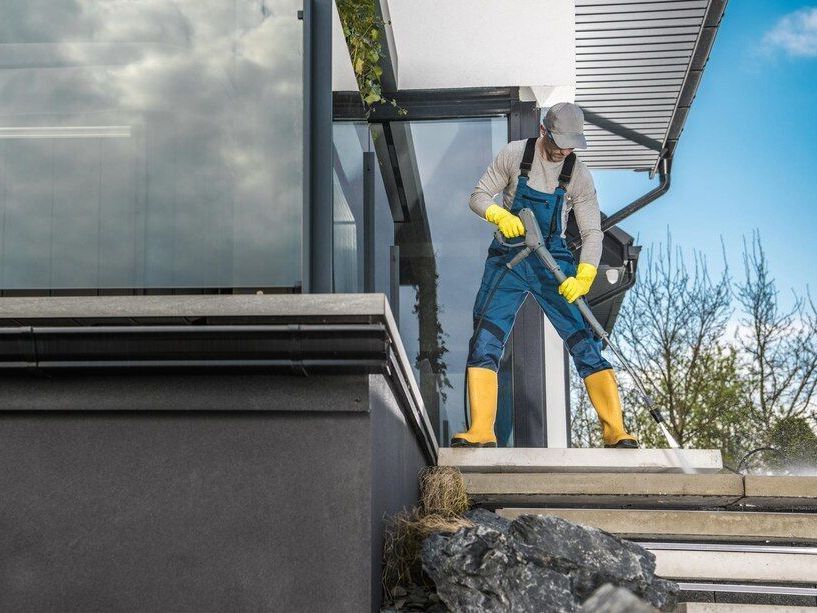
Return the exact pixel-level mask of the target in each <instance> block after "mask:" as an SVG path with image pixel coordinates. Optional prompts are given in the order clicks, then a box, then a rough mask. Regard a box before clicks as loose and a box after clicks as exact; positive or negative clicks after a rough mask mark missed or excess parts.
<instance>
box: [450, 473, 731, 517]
mask: <svg viewBox="0 0 817 613" xmlns="http://www.w3.org/2000/svg"><path fill="white" fill-rule="evenodd" d="M463 479H464V481H465V487H466V490H467V491H468V495H469V497H470V498H471V499H472V501H473V502H474V503H476V504H477V505H480V506H485V507H487V508H492V509H497V508H501V507H516V506H524V507H534V506H536V507H541V506H560V507H571V508H588V507H619V508H621V507H642V508H694V509H707V508H712V507H726V506H728V505H730V504H733V503H735V502H737V501H738V500H740V499H741V498H743V491H744V490H743V477H742V476H740V475H736V474H704V475H684V474H674V473H618V474H616V473H468V472H466V473H463Z"/></svg>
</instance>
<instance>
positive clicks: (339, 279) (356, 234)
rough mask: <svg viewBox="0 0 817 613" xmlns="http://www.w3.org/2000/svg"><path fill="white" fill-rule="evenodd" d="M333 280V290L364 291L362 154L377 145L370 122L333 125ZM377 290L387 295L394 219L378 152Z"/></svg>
mask: <svg viewBox="0 0 817 613" xmlns="http://www.w3.org/2000/svg"><path fill="white" fill-rule="evenodd" d="M332 139H333V146H334V155H333V175H334V183H335V191H334V210H335V213H334V216H335V218H334V219H335V220H334V261H333V264H334V282H335V291H336V292H339V293H345V292H353V293H354V292H363V291H364V287H365V283H364V278H363V273H364V258H363V256H364V240H363V239H364V236H363V229H364V228H363V195H364V194H363V191H364V187H363V181H364V172H363V154H364V153H366V152H369V153H372V155H373V156H374V144H373V142H372V136H371V133H370V131H369V125H368V124H367V123H366V122H357V121H356V122H350V121H345V122H340V121H337V122H335V123H334V125H333V128H332ZM373 167H374V291H375V292H378V293H383V294H386V295H388V293H389V272H390V270H389V247H390V246H391V245H392V242H393V238H394V221H393V218H392V214H391V209H390V208H389V201H388V196H387V195H386V190H385V188H384V186H383V177H382V175H381V174H380V164H379V163H378V162H377V157H376V156H374V165H373Z"/></svg>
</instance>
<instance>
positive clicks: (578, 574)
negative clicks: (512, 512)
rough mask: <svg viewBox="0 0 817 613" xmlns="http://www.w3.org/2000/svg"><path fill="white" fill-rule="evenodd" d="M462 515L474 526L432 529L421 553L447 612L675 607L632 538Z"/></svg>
mask: <svg viewBox="0 0 817 613" xmlns="http://www.w3.org/2000/svg"><path fill="white" fill-rule="evenodd" d="M466 517H467V518H468V519H470V520H471V521H473V522H474V524H475V526H474V527H473V528H463V529H460V530H458V531H457V532H456V533H454V534H433V535H431V536H430V537H428V538H427V539H426V540H425V541H424V542H423V546H422V551H421V558H422V562H423V570H424V571H425V573H426V574H427V575H428V576H429V577H430V578H431V579H433V581H434V583H435V584H436V587H437V595H438V596H439V598H440V600H441V601H442V603H443V604H444V605H445V606H447V607H448V609H450V610H451V611H457V612H460V611H462V612H474V613H476V612H480V613H481V612H492V611H496V612H500V611H501V612H508V611H520V612H522V611H546V612H548V611H554V612H555V611H559V612H562V611H565V612H571V611H591V610H592V611H609V612H611V613H612V612H614V611H642V610H643V611H650V610H653V609H652V608H651V606H650V605H652V606H654V607H657V608H658V609H660V610H662V611H671V610H673V609H674V608H675V604H676V602H677V596H678V586H677V584H675V583H672V582H670V581H665V580H663V579H660V578H658V577H656V576H655V556H654V555H653V554H652V553H650V552H649V551H647V550H645V549H644V548H642V547H639V546H638V545H636V544H635V543H631V542H629V541H625V540H623V539H620V538H617V537H615V536H613V535H612V534H609V533H607V532H604V531H602V530H598V529H595V528H589V527H585V526H580V525H578V524H574V523H571V522H568V521H565V520H563V519H561V518H558V517H552V516H544V515H521V516H519V517H518V518H516V519H515V520H513V521H509V520H507V519H505V518H502V517H499V516H498V515H495V514H494V513H491V512H490V511H486V510H484V509H474V510H472V511H469V512H468V513H467V514H466ZM600 588H601V589H600ZM616 588H624V589H626V592H625V591H624V590H621V589H618V590H617V589H616ZM628 592H629V593H628ZM632 594H635V595H636V596H639V597H640V598H642V599H643V600H645V601H647V602H649V603H650V605H647V604H646V603H644V602H643V601H641V600H639V599H637V598H635V597H632ZM583 603H584V605H585V606H584V607H583V606H582V605H583ZM639 607H640V608H639Z"/></svg>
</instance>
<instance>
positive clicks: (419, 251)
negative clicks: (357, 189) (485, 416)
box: [398, 117, 510, 445]
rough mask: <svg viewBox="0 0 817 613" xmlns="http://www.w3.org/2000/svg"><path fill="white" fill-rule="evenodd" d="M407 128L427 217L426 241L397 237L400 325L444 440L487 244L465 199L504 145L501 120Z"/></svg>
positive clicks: (456, 400) (459, 422) (459, 391)
mask: <svg viewBox="0 0 817 613" xmlns="http://www.w3.org/2000/svg"><path fill="white" fill-rule="evenodd" d="M411 133H412V138H413V141H414V151H415V154H416V159H417V168H418V171H419V175H420V181H421V184H422V189H423V198H424V200H425V210H426V212H427V216H428V220H427V223H428V236H427V239H428V242H427V243H425V244H412V243H411V242H409V241H410V240H412V239H410V238H409V239H405V240H401V241H400V252H401V269H402V270H403V271H404V272H405V273H406V277H405V278H404V279H403V280H402V282H403V283H407V282H408V283H410V284H411V285H412V286H413V288H414V289H413V291H412V290H411V289H410V288H409V289H408V290H407V288H403V289H402V290H401V306H400V319H401V326H400V328H401V333H402V334H401V335H402V337H403V342H404V344H405V345H406V350H407V353H408V355H409V358H410V360H412V361H413V365H414V369H415V376H416V377H417V380H418V381H420V388H421V391H422V394H423V400H424V402H425V404H426V408H427V410H428V412H429V415H431V416H432V419H433V418H434V416H437V415H438V416H439V417H438V419H439V422H438V424H437V425H438V431H439V432H440V440H441V442H442V444H444V445H447V438H448V436H450V434H452V433H453V432H457V431H460V430H462V429H464V423H465V420H464V413H463V382H464V371H465V361H466V359H467V354H468V341H469V339H470V337H471V333H472V331H473V322H472V313H471V312H472V308H473V301H474V297H475V296H476V292H477V289H478V288H479V282H480V279H481V277H482V268H483V265H484V261H485V255H486V253H487V249H488V245H489V243H490V241H491V228H490V227H489V225H488V224H487V222H485V221H484V220H483V219H480V218H479V217H478V216H477V215H475V214H474V213H473V212H472V211H471V209H470V208H469V206H468V198H469V196H470V194H471V191H472V190H473V187H474V185H475V184H476V182H477V181H478V180H479V177H480V176H481V175H482V173H483V172H485V169H486V168H487V166H488V165H489V164H490V162H491V161H492V160H493V158H494V156H496V154H497V153H498V152H499V150H500V149H501V148H502V146H503V145H504V144H505V143H506V142H507V120H506V119H505V118H504V117H497V118H485V119H467V120H456V121H424V122H412V123H411ZM398 232H399V231H398ZM398 236H399V234H398ZM403 236H414V237H416V236H419V234H418V233H417V232H414V233H404V234H403ZM410 330H415V331H416V333H410V332H409V331H410ZM506 353H507V352H506ZM503 408H504V409H505V411H506V412H507V411H508V410H509V409H510V407H508V406H505V407H502V406H501V407H500V415H499V419H500V423H498V424H497V431H498V432H499V431H501V430H502V427H503V423H502V421H501V420H502V419H503V418H505V419H510V417H509V415H503ZM509 430H510V429H509V428H507V429H506V431H507V432H509Z"/></svg>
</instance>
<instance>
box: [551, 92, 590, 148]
mask: <svg viewBox="0 0 817 613" xmlns="http://www.w3.org/2000/svg"><path fill="white" fill-rule="evenodd" d="M542 123H544V124H545V128H546V129H547V130H550V133H551V134H553V140H554V141H555V142H556V145H557V146H558V147H561V148H562V149H587V140H585V138H584V113H582V110H581V109H580V108H579V107H578V106H576V105H575V104H573V103H572V102H558V103H556V104H554V105H553V106H552V107H550V108H549V109H548V111H547V114H545V120H544V121H543V122H542Z"/></svg>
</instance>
